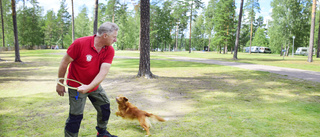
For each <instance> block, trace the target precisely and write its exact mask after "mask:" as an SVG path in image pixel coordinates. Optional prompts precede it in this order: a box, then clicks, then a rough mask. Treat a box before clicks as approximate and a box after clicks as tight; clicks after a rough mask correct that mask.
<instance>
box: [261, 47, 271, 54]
mask: <svg viewBox="0 0 320 137" xmlns="http://www.w3.org/2000/svg"><path fill="white" fill-rule="evenodd" d="M259 53H271V49H270V48H268V47H260V48H259Z"/></svg>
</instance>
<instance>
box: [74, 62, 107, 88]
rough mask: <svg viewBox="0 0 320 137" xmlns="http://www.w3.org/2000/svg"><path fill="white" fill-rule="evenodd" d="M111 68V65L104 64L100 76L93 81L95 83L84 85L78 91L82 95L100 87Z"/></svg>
mask: <svg viewBox="0 0 320 137" xmlns="http://www.w3.org/2000/svg"><path fill="white" fill-rule="evenodd" d="M110 67H111V64H109V63H102V65H101V67H100V71H99V73H98V75H97V76H96V77H95V78H94V79H93V81H92V82H91V83H90V84H89V85H82V86H80V87H78V91H79V92H80V93H82V94H85V93H87V92H88V91H90V90H91V89H93V88H94V87H96V86H98V85H99V84H100V83H101V82H102V81H103V80H104V79H105V77H106V76H107V74H108V73H109V69H110Z"/></svg>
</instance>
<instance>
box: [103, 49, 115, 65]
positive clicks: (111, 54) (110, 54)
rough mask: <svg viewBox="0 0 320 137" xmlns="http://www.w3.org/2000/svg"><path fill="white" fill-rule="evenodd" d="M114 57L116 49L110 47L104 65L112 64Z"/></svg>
mask: <svg viewBox="0 0 320 137" xmlns="http://www.w3.org/2000/svg"><path fill="white" fill-rule="evenodd" d="M113 57H114V48H113V47H112V46H109V47H108V50H107V55H106V58H105V59H104V60H103V63H109V64H112V60H113Z"/></svg>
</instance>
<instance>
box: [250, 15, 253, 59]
mask: <svg viewBox="0 0 320 137" xmlns="http://www.w3.org/2000/svg"><path fill="white" fill-rule="evenodd" d="M252 24H253V21H252V19H251V28H250V48H249V54H251V43H252V27H253V25H252Z"/></svg>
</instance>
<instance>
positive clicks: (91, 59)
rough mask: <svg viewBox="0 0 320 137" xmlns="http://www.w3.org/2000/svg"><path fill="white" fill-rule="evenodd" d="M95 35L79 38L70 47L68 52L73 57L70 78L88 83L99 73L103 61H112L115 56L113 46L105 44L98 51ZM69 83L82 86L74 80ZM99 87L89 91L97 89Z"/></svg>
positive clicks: (73, 85)
mask: <svg viewBox="0 0 320 137" xmlns="http://www.w3.org/2000/svg"><path fill="white" fill-rule="evenodd" d="M95 36H96V35H94V36H87V37H81V38H78V39H76V40H75V41H74V42H73V43H72V44H71V45H70V47H69V48H68V50H67V54H68V55H69V56H70V57H71V58H72V59H73V61H72V62H71V63H70V65H69V72H68V78H69V79H74V80H77V81H79V82H81V83H83V84H86V85H88V84H90V83H91V82H92V80H93V79H94V78H95V77H96V76H97V74H98V73H99V71H100V67H101V64H102V63H109V64H111V63H112V60H113V57H114V49H113V47H112V46H105V47H103V48H102V49H101V51H100V52H99V53H98V51H97V50H96V48H95V47H94V37H95ZM67 83H68V85H69V86H72V87H79V86H80V84H78V83H76V82H73V81H67ZM98 87H99V86H97V87H95V88H94V89H92V90H90V91H89V92H92V91H95V90H97V89H98ZM89 92H88V93H89Z"/></svg>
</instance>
